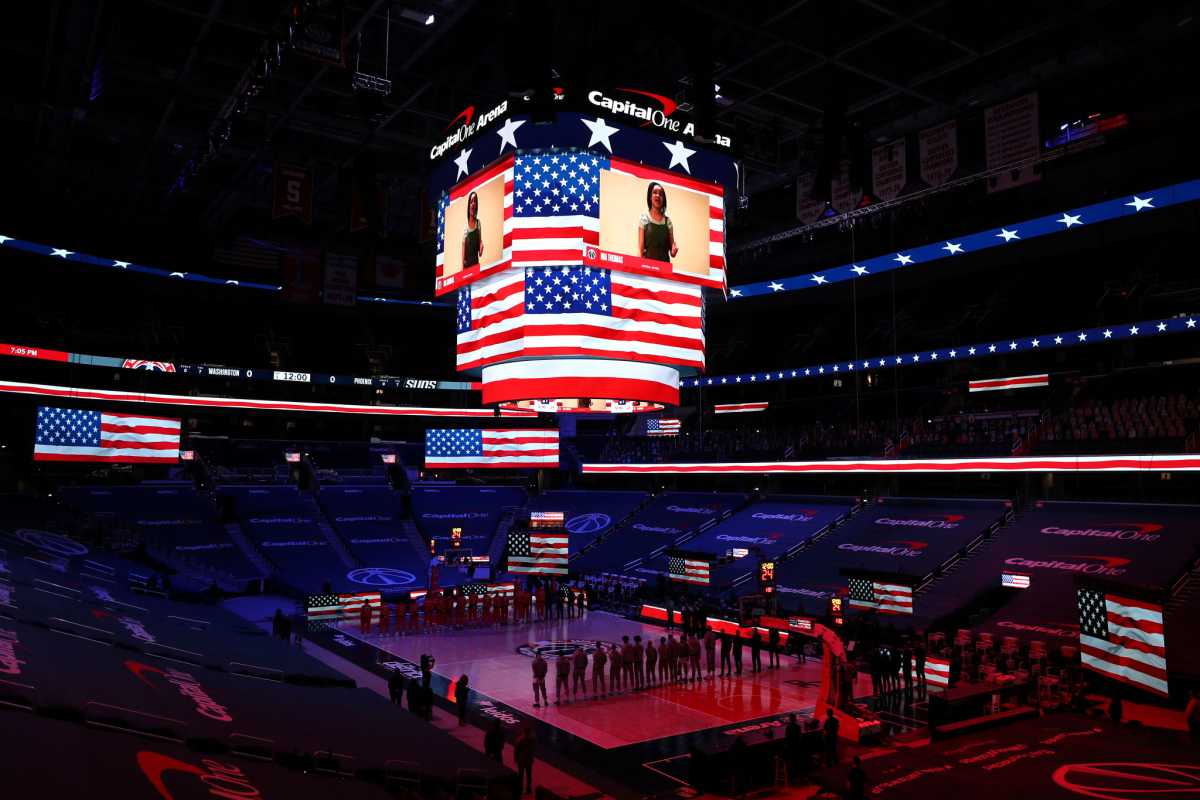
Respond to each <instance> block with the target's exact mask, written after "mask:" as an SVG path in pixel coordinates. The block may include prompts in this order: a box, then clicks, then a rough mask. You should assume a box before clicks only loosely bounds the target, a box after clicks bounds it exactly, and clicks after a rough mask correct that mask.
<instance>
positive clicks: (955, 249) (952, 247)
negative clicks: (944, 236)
mask: <svg viewBox="0 0 1200 800" xmlns="http://www.w3.org/2000/svg"><path fill="white" fill-rule="evenodd" d="M942 249H943V250H949V251H950V255H954V254H955V253H961V252H962V251H963V249H962V245H961V244H952V243H950V242H946V246H945V247H943V248H942Z"/></svg>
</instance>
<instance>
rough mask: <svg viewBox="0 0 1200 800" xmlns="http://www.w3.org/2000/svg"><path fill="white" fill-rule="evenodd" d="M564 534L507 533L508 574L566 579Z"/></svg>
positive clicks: (539, 532)
mask: <svg viewBox="0 0 1200 800" xmlns="http://www.w3.org/2000/svg"><path fill="white" fill-rule="evenodd" d="M567 544H568V538H567V532H566V530H558V531H555V532H553V533H546V532H543V531H527V530H511V531H509V533H508V571H509V572H514V573H518V574H521V575H566V574H567Z"/></svg>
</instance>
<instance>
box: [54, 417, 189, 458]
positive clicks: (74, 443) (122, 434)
mask: <svg viewBox="0 0 1200 800" xmlns="http://www.w3.org/2000/svg"><path fill="white" fill-rule="evenodd" d="M33 460H34V461H107V462H134V463H138V464H174V463H176V462H177V461H178V460H179V420H177V419H166V418H164V417H131V416H126V415H123V414H104V413H101V412H99V411H80V410H78V409H74V408H48V407H45V406H43V407H39V408H38V416H37V435H36V439H35V440H34V445H33Z"/></svg>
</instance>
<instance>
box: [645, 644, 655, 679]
mask: <svg viewBox="0 0 1200 800" xmlns="http://www.w3.org/2000/svg"><path fill="white" fill-rule="evenodd" d="M656 666H658V648H656V647H655V646H654V640H653V639H651V640H650V641H648V642H646V685H647V686H653V685H654V684H655V680H654V668H655V667H656Z"/></svg>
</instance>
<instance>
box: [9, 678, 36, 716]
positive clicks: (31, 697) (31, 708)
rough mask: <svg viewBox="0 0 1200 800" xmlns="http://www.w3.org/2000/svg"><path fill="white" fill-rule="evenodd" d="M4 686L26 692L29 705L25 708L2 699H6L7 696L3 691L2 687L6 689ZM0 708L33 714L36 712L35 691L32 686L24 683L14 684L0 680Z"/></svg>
mask: <svg viewBox="0 0 1200 800" xmlns="http://www.w3.org/2000/svg"><path fill="white" fill-rule="evenodd" d="M6 686H15V687H17V688H18V689H26V690H28V695H29V705H27V706H26V705H21V704H19V703H15V702H13V701H11V700H5V699H4V697H6V696H8V695H7V693H6V692H5V691H4V689H3V687H6ZM0 707H4V708H15V709H17V710H18V711H30V712H34V711H36V710H37V689H35V688H34V687H32V686H29V685H28V684H24V683H16V682H14V681H5V680H0Z"/></svg>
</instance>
